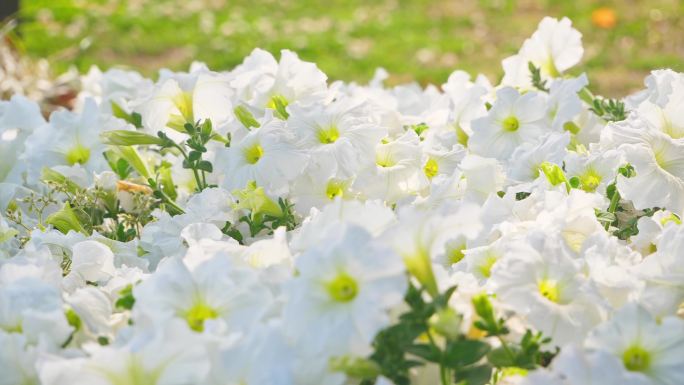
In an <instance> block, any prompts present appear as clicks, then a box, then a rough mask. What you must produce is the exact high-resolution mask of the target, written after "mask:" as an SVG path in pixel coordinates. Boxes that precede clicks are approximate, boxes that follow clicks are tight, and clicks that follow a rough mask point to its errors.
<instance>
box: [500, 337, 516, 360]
mask: <svg viewBox="0 0 684 385" xmlns="http://www.w3.org/2000/svg"><path fill="white" fill-rule="evenodd" d="M496 338H497V339H498V340H499V342H501V347H502V348H503V350H504V351H505V352H506V354H507V355H508V357H510V358H511V362H515V354H513V352H512V351H511V349H510V348H509V347H508V342H506V340H504V339H503V337H501V336H500V335H497V336H496Z"/></svg>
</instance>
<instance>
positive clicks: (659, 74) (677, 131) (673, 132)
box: [627, 70, 684, 140]
mask: <svg viewBox="0 0 684 385" xmlns="http://www.w3.org/2000/svg"><path fill="white" fill-rule="evenodd" d="M644 83H645V84H646V86H647V87H648V89H646V90H644V91H642V93H640V94H637V95H635V96H633V98H632V99H631V100H629V99H628V101H627V103H628V105H629V104H633V105H632V106H631V107H632V108H633V109H634V110H636V111H637V112H638V113H639V116H640V117H642V118H643V119H644V120H646V121H648V122H649V124H650V125H651V126H653V127H654V128H655V129H656V130H658V131H661V132H662V133H664V134H665V135H667V136H669V137H671V138H672V139H680V140H681V139H683V138H684V111H682V108H681V106H682V103H684V74H681V73H677V72H674V71H672V70H657V71H653V72H652V73H651V75H649V76H648V77H647V78H646V80H645V81H644ZM638 99H643V100H641V101H640V102H639V103H635V101H636V100H638ZM630 101H631V102H632V103H630Z"/></svg>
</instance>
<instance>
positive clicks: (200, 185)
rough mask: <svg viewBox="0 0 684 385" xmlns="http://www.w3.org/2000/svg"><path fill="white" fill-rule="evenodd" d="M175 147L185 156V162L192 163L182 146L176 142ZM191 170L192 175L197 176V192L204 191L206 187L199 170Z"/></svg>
mask: <svg viewBox="0 0 684 385" xmlns="http://www.w3.org/2000/svg"><path fill="white" fill-rule="evenodd" d="M173 146H174V147H176V148H177V149H178V151H180V153H181V155H183V158H184V159H185V160H187V161H188V162H189V161H190V158H188V153H187V152H185V150H184V149H183V147H182V146H181V145H179V144H178V143H176V142H173ZM191 169H192V174H193V175H194V176H195V182H196V183H197V191H202V190H204V187H205V185H204V184H203V183H202V179H201V178H200V175H199V173H198V172H197V169H196V168H194V167H191Z"/></svg>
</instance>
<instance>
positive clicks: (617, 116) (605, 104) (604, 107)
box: [591, 97, 627, 122]
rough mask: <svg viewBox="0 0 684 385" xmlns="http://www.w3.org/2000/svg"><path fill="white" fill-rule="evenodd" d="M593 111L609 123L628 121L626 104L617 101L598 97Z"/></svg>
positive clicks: (593, 105) (592, 107)
mask: <svg viewBox="0 0 684 385" xmlns="http://www.w3.org/2000/svg"><path fill="white" fill-rule="evenodd" d="M591 110H592V111H593V112H594V113H595V114H596V115H598V116H599V117H600V118H601V119H603V120H605V121H607V122H619V121H621V120H625V119H627V113H626V112H625V103H623V102H622V101H619V100H617V99H604V98H601V97H597V98H596V99H594V101H593V103H592V106H591Z"/></svg>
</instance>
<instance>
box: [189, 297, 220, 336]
mask: <svg viewBox="0 0 684 385" xmlns="http://www.w3.org/2000/svg"><path fill="white" fill-rule="evenodd" d="M218 315H219V314H218V312H217V311H216V310H215V309H213V308H212V307H210V306H209V305H207V304H206V303H204V302H201V301H200V302H198V303H197V304H195V306H193V307H192V308H190V310H188V311H187V312H186V313H185V320H186V321H187V322H188V326H190V329H192V330H194V331H197V332H201V331H203V330H204V321H206V320H208V319H215V318H218Z"/></svg>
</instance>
